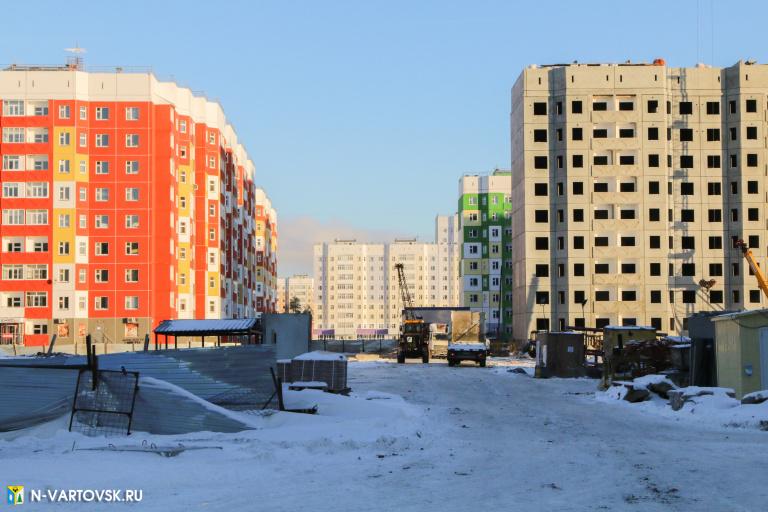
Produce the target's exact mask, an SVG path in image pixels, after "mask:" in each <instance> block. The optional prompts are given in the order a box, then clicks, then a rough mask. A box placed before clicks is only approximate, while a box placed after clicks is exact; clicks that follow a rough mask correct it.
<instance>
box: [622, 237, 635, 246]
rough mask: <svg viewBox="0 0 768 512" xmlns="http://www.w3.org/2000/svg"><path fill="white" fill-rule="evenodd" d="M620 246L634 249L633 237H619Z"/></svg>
mask: <svg viewBox="0 0 768 512" xmlns="http://www.w3.org/2000/svg"><path fill="white" fill-rule="evenodd" d="M621 246H622V247H634V246H635V237H633V236H622V237H621Z"/></svg>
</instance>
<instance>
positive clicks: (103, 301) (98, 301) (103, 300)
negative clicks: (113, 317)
mask: <svg viewBox="0 0 768 512" xmlns="http://www.w3.org/2000/svg"><path fill="white" fill-rule="evenodd" d="M93 307H94V309H96V310H98V311H103V310H105V309H109V297H104V296H97V297H94V298H93Z"/></svg>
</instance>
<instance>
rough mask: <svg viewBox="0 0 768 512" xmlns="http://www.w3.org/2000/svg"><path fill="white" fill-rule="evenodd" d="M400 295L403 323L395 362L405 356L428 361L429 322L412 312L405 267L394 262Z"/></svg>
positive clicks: (402, 361) (400, 361) (403, 359)
mask: <svg viewBox="0 0 768 512" xmlns="http://www.w3.org/2000/svg"><path fill="white" fill-rule="evenodd" d="M395 270H396V271H397V283H398V285H399V287H400V297H401V299H402V301H403V316H404V318H403V323H402V325H401V326H400V340H399V342H398V345H397V362H398V363H401V364H402V363H404V362H405V358H406V357H421V361H422V362H423V363H428V362H429V324H428V323H427V322H425V321H424V319H423V318H419V317H417V316H416V313H414V312H413V299H411V294H410V292H409V291H408V283H407V282H406V281H405V269H404V267H403V264H402V263H396V264H395Z"/></svg>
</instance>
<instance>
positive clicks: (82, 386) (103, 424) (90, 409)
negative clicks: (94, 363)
mask: <svg viewBox="0 0 768 512" xmlns="http://www.w3.org/2000/svg"><path fill="white" fill-rule="evenodd" d="M94 373H95V375H96V383H95V385H94V382H93V377H94ZM138 382H139V373H138V372H123V371H113V370H99V371H97V372H93V371H91V370H80V375H79V377H78V379H77V388H76V390H75V400H74V403H73V405H72V417H71V418H70V425H69V429H70V430H71V431H73V432H80V433H81V434H85V435H87V436H116V435H127V434H130V433H131V419H132V417H133V408H134V405H135V401H136V391H137V389H138Z"/></svg>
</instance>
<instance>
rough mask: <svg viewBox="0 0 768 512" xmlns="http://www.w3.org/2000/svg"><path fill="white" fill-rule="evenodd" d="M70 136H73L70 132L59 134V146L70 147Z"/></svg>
mask: <svg viewBox="0 0 768 512" xmlns="http://www.w3.org/2000/svg"><path fill="white" fill-rule="evenodd" d="M70 136H71V134H70V133H69V132H61V133H59V146H69V144H70Z"/></svg>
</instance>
